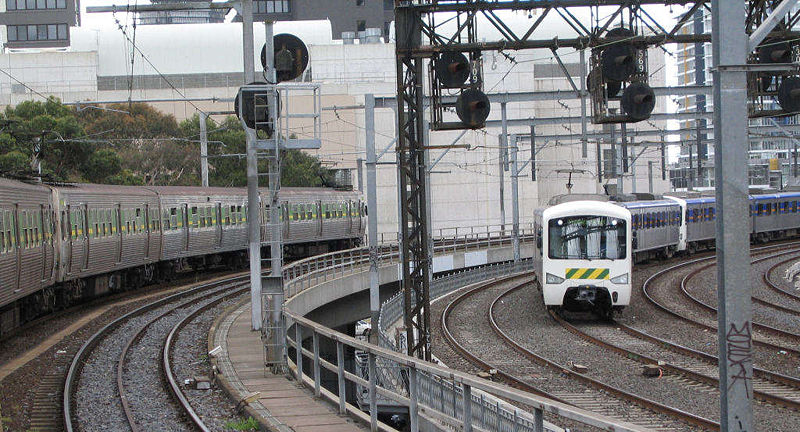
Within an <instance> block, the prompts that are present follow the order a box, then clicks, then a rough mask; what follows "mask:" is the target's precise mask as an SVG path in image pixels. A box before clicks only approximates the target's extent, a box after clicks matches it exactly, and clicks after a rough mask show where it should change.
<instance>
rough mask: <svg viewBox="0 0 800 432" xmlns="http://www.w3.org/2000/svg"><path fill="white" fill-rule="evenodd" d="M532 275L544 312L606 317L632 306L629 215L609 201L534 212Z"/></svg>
mask: <svg viewBox="0 0 800 432" xmlns="http://www.w3.org/2000/svg"><path fill="white" fill-rule="evenodd" d="M534 232H535V251H534V254H533V261H534V272H535V273H536V276H537V281H538V284H539V286H540V287H541V292H542V299H543V301H544V304H545V306H546V307H547V308H548V309H556V310H560V309H564V310H569V311H587V310H588V311H593V312H596V313H598V314H601V315H603V316H610V314H611V313H612V312H613V311H618V310H621V309H622V308H623V307H624V306H626V305H628V304H629V303H630V295H631V269H632V264H631V263H632V260H633V258H632V256H633V249H632V239H633V233H632V229H631V212H630V211H629V210H627V209H625V208H623V207H620V206H618V205H615V204H613V203H610V202H601V201H590V200H577V201H569V202H563V203H559V204H556V205H553V206H551V207H548V208H543V209H537V210H536V211H535V213H534Z"/></svg>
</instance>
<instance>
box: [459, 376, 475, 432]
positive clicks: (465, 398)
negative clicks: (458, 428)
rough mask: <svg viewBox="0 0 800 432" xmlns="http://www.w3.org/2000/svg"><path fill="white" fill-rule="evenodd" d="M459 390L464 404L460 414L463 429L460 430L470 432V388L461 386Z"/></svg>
mask: <svg viewBox="0 0 800 432" xmlns="http://www.w3.org/2000/svg"><path fill="white" fill-rule="evenodd" d="M461 390H462V396H463V403H464V406H463V407H462V408H463V409H462V412H463V414H464V418H463V419H462V421H463V425H464V427H463V429H462V430H463V431H464V432H472V387H470V386H469V385H467V384H462V385H461Z"/></svg>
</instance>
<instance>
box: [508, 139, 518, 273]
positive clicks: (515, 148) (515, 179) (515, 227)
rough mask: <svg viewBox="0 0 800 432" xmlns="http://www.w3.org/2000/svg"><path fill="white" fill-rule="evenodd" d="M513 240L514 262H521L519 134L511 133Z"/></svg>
mask: <svg viewBox="0 0 800 432" xmlns="http://www.w3.org/2000/svg"><path fill="white" fill-rule="evenodd" d="M511 144H512V146H511V148H510V149H509V150H511V218H512V225H511V241H512V243H513V245H514V262H515V263H516V262H519V260H520V252H519V164H518V162H517V152H518V151H519V143H518V142H517V136H516V135H511Z"/></svg>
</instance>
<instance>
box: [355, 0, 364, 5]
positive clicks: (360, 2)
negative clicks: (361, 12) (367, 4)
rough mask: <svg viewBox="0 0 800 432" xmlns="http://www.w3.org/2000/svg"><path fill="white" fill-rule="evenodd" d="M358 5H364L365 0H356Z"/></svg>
mask: <svg viewBox="0 0 800 432" xmlns="http://www.w3.org/2000/svg"><path fill="white" fill-rule="evenodd" d="M356 6H364V0H356Z"/></svg>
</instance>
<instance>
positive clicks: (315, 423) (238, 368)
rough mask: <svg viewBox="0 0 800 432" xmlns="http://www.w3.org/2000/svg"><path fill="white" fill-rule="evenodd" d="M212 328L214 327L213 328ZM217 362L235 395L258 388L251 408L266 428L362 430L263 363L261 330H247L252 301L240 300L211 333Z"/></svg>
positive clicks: (284, 430)
mask: <svg viewBox="0 0 800 432" xmlns="http://www.w3.org/2000/svg"><path fill="white" fill-rule="evenodd" d="M212 331H214V329H212ZM213 337H214V344H215V346H220V347H221V348H222V350H221V352H220V353H218V354H217V356H216V362H217V366H218V367H219V369H220V371H221V372H222V374H223V376H224V377H225V378H226V379H227V385H226V384H225V383H223V385H226V386H227V387H229V388H228V389H227V390H228V391H229V392H232V393H234V394H238V395H239V397H238V398H239V399H242V398H244V397H246V396H247V395H251V394H253V393H255V392H257V393H259V395H258V398H257V399H256V400H255V401H253V402H251V403H250V410H249V411H250V412H251V414H255V415H256V416H257V417H259V418H258V420H259V421H260V422H261V423H262V424H264V425H268V426H269V427H270V429H272V430H277V431H282V432H289V431H295V432H317V431H319V432H322V431H325V432H350V431H363V430H365V428H363V427H361V425H359V424H357V423H356V422H355V421H354V420H353V419H351V418H350V417H349V416H341V415H339V414H338V411H337V410H336V409H335V408H334V407H333V406H332V405H331V404H329V403H327V402H325V401H323V400H320V399H317V398H315V397H314V394H313V393H312V392H311V391H309V390H307V389H305V388H301V387H300V386H298V385H297V383H296V381H293V380H290V379H288V378H287V377H286V376H284V375H273V374H272V373H269V372H267V371H266V369H265V367H264V348H263V345H262V344H261V337H260V333H259V332H253V331H251V330H250V303H246V304H244V305H242V306H240V307H239V308H238V309H237V310H235V311H234V312H232V313H231V314H229V315H228V316H226V317H225V318H224V319H223V320H222V321H221V322H219V323H218V328H217V329H216V331H215V332H214V334H213Z"/></svg>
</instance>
